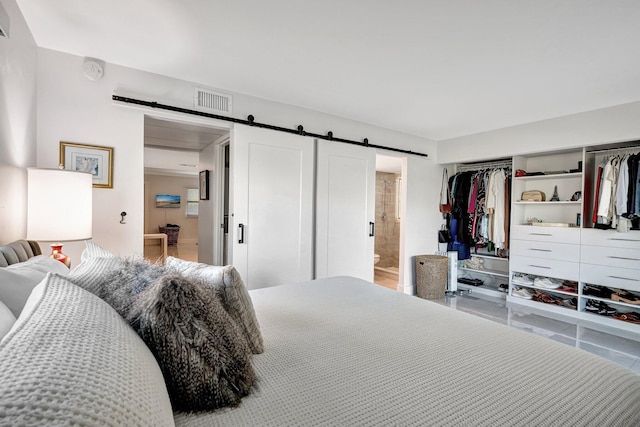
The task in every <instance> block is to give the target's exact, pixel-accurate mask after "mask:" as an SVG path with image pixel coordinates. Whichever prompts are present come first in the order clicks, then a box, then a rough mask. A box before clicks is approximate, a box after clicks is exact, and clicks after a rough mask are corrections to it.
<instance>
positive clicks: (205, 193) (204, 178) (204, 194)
mask: <svg viewBox="0 0 640 427" xmlns="http://www.w3.org/2000/svg"><path fill="white" fill-rule="evenodd" d="M200 200H209V171H208V170H203V171H200Z"/></svg>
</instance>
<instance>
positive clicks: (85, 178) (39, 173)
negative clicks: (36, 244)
mask: <svg viewBox="0 0 640 427" xmlns="http://www.w3.org/2000/svg"><path fill="white" fill-rule="evenodd" d="M27 174H28V184H27V185H28V196H27V203H28V207H27V239H29V240H37V241H45V242H46V241H49V242H61V241H73V240H87V239H90V238H91V230H92V205H93V199H92V195H93V177H92V175H91V174H90V173H86V172H75V171H69V170H62V169H36V168H28V169H27Z"/></svg>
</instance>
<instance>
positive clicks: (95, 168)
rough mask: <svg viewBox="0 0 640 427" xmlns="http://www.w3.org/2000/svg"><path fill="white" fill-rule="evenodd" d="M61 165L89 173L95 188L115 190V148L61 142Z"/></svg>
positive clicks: (68, 168)
mask: <svg viewBox="0 0 640 427" xmlns="http://www.w3.org/2000/svg"><path fill="white" fill-rule="evenodd" d="M60 165H61V166H62V167H63V168H64V169H67V170H73V171H82V172H89V173H90V174H91V175H93V187H94V188H113V148H112V147H102V146H99V145H88V144H76V143H72V142H64V141H60Z"/></svg>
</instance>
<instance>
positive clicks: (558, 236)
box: [510, 225, 580, 244]
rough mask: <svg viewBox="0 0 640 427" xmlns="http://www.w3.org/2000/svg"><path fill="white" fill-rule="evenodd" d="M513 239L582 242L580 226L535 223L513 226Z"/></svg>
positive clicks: (511, 235) (511, 234)
mask: <svg viewBox="0 0 640 427" xmlns="http://www.w3.org/2000/svg"><path fill="white" fill-rule="evenodd" d="M510 237H511V239H516V240H534V241H538V242H554V243H568V244H579V243H580V229H579V228H578V227H536V226H534V225H514V226H513V227H511V232H510Z"/></svg>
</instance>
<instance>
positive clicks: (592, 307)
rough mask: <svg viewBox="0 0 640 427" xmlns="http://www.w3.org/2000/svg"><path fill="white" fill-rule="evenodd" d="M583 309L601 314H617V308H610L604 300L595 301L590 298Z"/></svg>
mask: <svg viewBox="0 0 640 427" xmlns="http://www.w3.org/2000/svg"><path fill="white" fill-rule="evenodd" d="M585 310H587V311H590V312H592V313H597V314H600V315H602V316H611V315H613V314H617V313H618V312H617V310H616V309H615V308H612V307H611V306H609V305H608V304H607V303H605V302H604V301H595V300H592V299H590V300H589V301H587V305H586V306H585Z"/></svg>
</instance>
